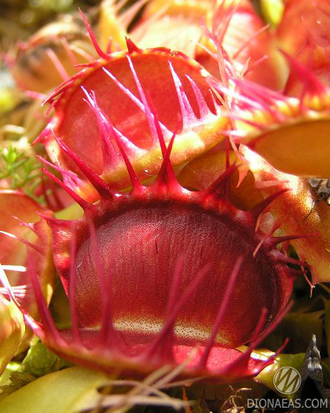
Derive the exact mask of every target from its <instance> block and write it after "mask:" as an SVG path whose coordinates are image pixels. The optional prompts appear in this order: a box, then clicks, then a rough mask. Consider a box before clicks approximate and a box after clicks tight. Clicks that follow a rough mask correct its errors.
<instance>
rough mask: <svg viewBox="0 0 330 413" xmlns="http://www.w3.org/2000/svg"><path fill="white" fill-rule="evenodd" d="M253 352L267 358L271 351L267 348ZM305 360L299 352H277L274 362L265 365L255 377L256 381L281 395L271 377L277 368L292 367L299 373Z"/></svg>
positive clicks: (289, 396)
mask: <svg viewBox="0 0 330 413" xmlns="http://www.w3.org/2000/svg"><path fill="white" fill-rule="evenodd" d="M254 353H257V354H260V355H262V356H266V357H267V358H268V357H270V356H271V355H272V354H274V353H272V352H270V351H269V350H264V351H263V350H255V351H254ZM304 361H305V354H304V353H300V354H279V355H278V356H277V357H276V359H275V363H274V364H272V365H270V366H268V367H266V368H265V369H264V370H263V371H262V372H261V373H260V374H259V375H258V376H257V377H256V379H255V380H256V381H257V382H258V383H262V384H263V385H264V386H267V387H268V388H269V389H271V390H273V391H274V392H275V393H277V394H279V395H280V396H283V394H280V393H279V392H278V391H277V390H276V388H275V386H274V383H273V378H274V375H275V373H276V372H277V370H279V369H280V368H282V367H293V368H295V369H296V370H297V371H298V372H299V373H300V372H301V371H302V368H303V365H304ZM287 397H288V398H291V397H292V396H291V395H288V396H287Z"/></svg>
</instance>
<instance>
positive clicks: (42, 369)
mask: <svg viewBox="0 0 330 413" xmlns="http://www.w3.org/2000/svg"><path fill="white" fill-rule="evenodd" d="M22 366H23V368H24V370H23V371H24V372H25V373H29V374H32V375H33V376H36V377H41V376H44V375H45V374H48V373H53V372H55V371H59V370H61V369H63V368H66V367H72V366H73V364H72V363H70V362H68V361H66V360H63V359H61V358H60V357H58V356H57V355H56V354H54V353H53V352H51V351H50V350H49V349H48V348H47V347H46V346H45V345H44V344H43V343H41V341H36V342H35V343H34V344H32V346H31V347H30V349H29V351H28V353H27V355H26V357H25V359H24V360H23V363H22Z"/></svg>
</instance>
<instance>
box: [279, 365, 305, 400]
mask: <svg viewBox="0 0 330 413" xmlns="http://www.w3.org/2000/svg"><path fill="white" fill-rule="evenodd" d="M273 384H274V387H275V389H276V390H277V391H279V392H280V393H282V394H293V393H295V392H296V391H297V390H298V389H299V387H300V385H301V376H300V374H299V372H298V371H297V370H296V369H294V368H293V367H282V368H280V369H279V370H277V372H276V373H275V374H274V377H273Z"/></svg>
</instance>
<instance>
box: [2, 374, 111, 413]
mask: <svg viewBox="0 0 330 413" xmlns="http://www.w3.org/2000/svg"><path fill="white" fill-rule="evenodd" d="M106 381H107V376H106V375H104V374H103V373H99V372H95V371H91V370H87V369H84V368H82V367H71V368H69V369H65V370H61V371H58V372H56V373H51V374H47V375H46V376H43V377H41V378H39V379H37V380H35V381H33V382H32V383H29V384H27V385H26V386H24V387H22V388H21V389H20V390H18V391H16V392H15V393H12V394H10V395H9V396H7V397H6V398H5V399H3V400H2V401H0V411H1V413H18V412H24V413H45V412H47V413H74V412H78V411H79V409H78V410H77V408H76V407H75V406H77V405H78V404H79V402H80V401H81V400H82V399H83V398H85V397H86V396H88V395H89V393H91V394H93V393H95V389H97V388H98V387H99V386H101V385H102V384H104V383H105V382H106Z"/></svg>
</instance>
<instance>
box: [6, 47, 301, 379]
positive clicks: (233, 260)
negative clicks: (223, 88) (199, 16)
mask: <svg viewBox="0 0 330 413" xmlns="http://www.w3.org/2000/svg"><path fill="white" fill-rule="evenodd" d="M134 53H138V52H134V51H133V52H131V53H127V55H126V56H125V55H124V54H121V55H120V59H123V58H125V59H127V61H128V63H129V65H128V66H127V65H126V66H127V67H129V68H130V70H131V73H132V75H133V79H134V81H135V82H136V90H137V91H138V93H139V95H140V97H139V98H137V97H136V96H133V95H130V99H133V101H134V102H135V103H136V104H137V106H138V108H139V110H140V111H141V112H142V113H143V114H144V116H145V119H146V121H147V125H148V127H149V133H150V135H151V137H152V138H153V139H152V142H153V143H152V145H153V147H154V146H155V145H156V144H155V142H156V140H157V144H158V147H159V148H160V153H161V154H162V161H161V165H160V167H159V168H158V173H157V175H156V177H155V179H154V181H153V182H152V183H151V184H150V181H149V186H145V185H143V184H142V179H141V174H140V173H137V172H136V168H135V166H134V165H133V162H132V160H131V159H132V156H133V158H134V153H133V155H132V153H128V152H127V148H131V147H132V145H131V146H129V145H128V144H127V138H126V137H125V136H123V134H122V133H120V132H119V130H118V128H117V127H116V125H114V124H113V121H112V120H111V116H109V114H108V113H107V112H106V111H105V110H103V108H101V105H100V104H99V102H98V90H95V89H93V90H92V89H90V88H88V87H87V86H86V84H87V85H88V77H87V80H86V79H84V78H83V76H81V78H80V80H79V82H78V86H76V85H75V86H74V87H79V90H80V91H82V93H83V96H84V100H85V102H84V101H83V99H81V105H85V106H86V105H87V107H89V110H90V117H91V119H92V118H93V122H94V123H95V120H96V124H97V126H98V133H99V136H100V141H101V143H102V150H103V153H106V154H108V155H109V154H110V155H111V154H114V153H116V156H118V153H119V154H120V156H121V159H122V162H124V164H125V168H126V173H127V174H128V175H129V178H130V188H131V189H130V190H129V191H128V190H125V191H124V190H118V188H114V185H112V184H111V179H110V178H111V177H110V178H109V175H107V174H103V175H102V173H101V172H102V171H101V172H100V173H99V172H95V170H94V169H93V168H92V166H91V164H93V155H92V154H88V153H85V154H84V156H85V158H86V157H88V156H90V162H86V161H85V160H84V159H82V157H81V156H80V154H79V153H77V151H75V150H73V149H72V148H71V147H70V145H69V144H68V143H66V142H65V136H63V135H62V134H61V130H64V129H65V128H64V129H63V128H62V129H61V127H60V126H58V124H56V122H53V123H52V124H53V128H52V126H51V125H52V124H51V125H50V126H49V127H48V132H51V135H52V139H54V140H55V141H56V144H57V145H58V148H59V150H60V151H61V154H62V156H65V159H66V162H67V163H66V164H67V165H72V167H73V170H74V171H76V172H77V174H75V173H73V172H71V171H70V170H68V169H64V168H62V167H61V166H55V165H54V167H55V168H56V169H59V170H60V171H61V172H62V174H63V177H64V179H63V181H61V180H59V179H58V178H57V177H55V176H53V175H52V174H51V173H50V172H49V171H47V170H45V173H46V174H48V175H49V176H50V177H52V178H53V179H54V180H55V181H56V182H57V183H58V184H59V185H61V186H62V187H63V188H64V189H65V190H66V191H67V192H68V193H69V194H70V195H71V196H72V197H73V199H74V200H75V201H76V202H77V203H78V204H79V205H80V206H81V207H82V208H83V211H84V214H83V216H82V217H81V218H79V219H77V220H72V221H68V220H58V219H54V218H49V217H48V216H45V217H44V219H45V220H46V221H47V222H48V224H49V226H50V227H51V229H52V232H53V254H54V261H55V266H56V268H57V271H58V273H59V275H60V277H61V280H62V283H63V286H64V289H65V291H66V294H67V296H68V299H69V302H70V306H71V316H72V326H71V328H68V329H65V330H58V329H57V327H56V326H55V323H54V321H53V320H52V317H51V314H50V312H49V310H48V308H47V305H46V303H45V300H44V298H43V295H42V291H41V288H40V284H39V281H38V277H37V274H36V273H35V271H34V270H33V268H30V269H29V272H30V274H31V277H32V282H33V287H34V291H35V296H36V300H37V303H38V307H39V315H40V322H37V321H35V320H34V319H33V318H32V317H31V316H30V315H29V314H28V313H27V312H25V311H24V310H23V311H24V313H25V318H26V321H27V322H28V324H29V325H30V326H31V327H32V329H33V330H34V332H35V333H36V334H37V335H38V336H39V337H40V338H41V339H42V340H43V341H44V342H45V343H46V344H47V345H48V346H49V347H50V348H51V349H52V350H53V351H54V352H56V353H57V354H59V355H60V356H62V357H64V358H67V359H69V360H71V361H73V362H76V363H78V364H82V365H84V366H86V367H90V368H93V369H98V370H102V371H105V372H112V371H114V370H115V371H120V372H121V373H123V374H129V375H133V376H137V377H141V376H142V377H143V376H145V375H146V374H148V373H150V372H152V371H154V370H155V369H157V368H159V367H161V366H164V365H172V366H173V367H175V366H177V365H178V364H182V363H184V362H185V364H184V365H185V367H184V368H183V369H182V372H181V376H182V378H195V377H203V378H206V379H208V380H212V381H217V382H230V381H235V380H240V379H242V378H247V377H251V376H254V375H256V374H258V372H260V371H261V370H262V369H263V368H264V367H265V366H266V365H268V364H270V363H272V362H273V358H272V359H268V360H258V359H256V358H254V356H253V349H255V348H256V346H258V345H259V344H260V343H261V341H262V340H263V338H264V337H265V336H266V335H267V334H268V333H269V331H271V330H272V329H273V328H275V326H276V325H277V323H278V322H279V320H280V319H281V317H282V316H283V313H284V312H285V311H286V310H285V308H286V307H287V303H288V301H289V298H290V295H291V292H292V287H293V281H294V270H292V269H290V268H288V266H287V263H288V262H291V261H290V258H288V257H286V256H285V255H284V253H282V252H281V251H280V250H279V249H278V248H277V244H279V243H281V242H283V241H286V240H289V239H292V238H295V237H282V238H278V237H274V236H272V235H271V234H265V233H263V232H262V231H261V230H260V228H259V225H258V224H259V222H260V218H261V216H262V214H263V212H264V211H265V209H266V208H267V207H268V205H269V204H270V203H271V202H272V201H273V200H274V199H276V198H277V197H278V196H279V195H281V193H282V192H283V191H279V192H277V193H276V194H274V195H272V196H271V197H269V198H267V199H266V200H264V201H263V202H262V203H261V204H258V205H257V206H256V207H254V208H253V209H252V210H249V211H242V210H239V209H237V208H236V207H235V206H234V205H233V204H232V203H231V201H230V195H229V192H228V185H227V184H228V182H229V179H230V177H231V175H232V174H233V172H234V171H235V170H236V167H235V166H234V165H232V166H228V167H227V170H226V171H225V172H224V173H223V174H222V175H221V176H219V178H218V179H217V180H216V181H215V182H214V183H213V184H212V185H211V186H210V187H209V188H207V189H205V190H202V191H199V192H197V191H196V192H193V191H189V190H187V189H185V188H183V187H182V186H181V185H180V184H179V183H178V181H177V179H176V176H175V173H174V169H173V162H172V155H173V158H175V153H174V150H173V144H174V146H175V144H176V142H177V141H178V142H179V143H180V139H181V135H182V129H185V128H186V129H185V130H184V133H186V134H188V135H189V133H190V132H189V125H190V124H193V125H195V126H196V124H197V123H198V121H200V123H199V125H198V128H199V129H201V128H202V127H203V122H202V120H203V113H204V114H205V116H209V117H210V110H209V109H208V108H207V104H206V101H205V99H204V97H203V92H202V91H201V90H200V89H199V87H198V85H197V84H196V83H195V82H190V91H191V93H190V94H191V95H192V96H193V97H192V98H191V99H190V100H189V98H188V97H187V94H186V93H185V91H184V88H183V86H182V84H181V83H180V79H179V76H178V75H177V74H176V72H175V69H174V68H173V66H172V65H171V59H173V56H172V55H170V54H169V53H168V61H166V59H164V58H163V57H164V56H166V55H167V52H166V50H164V49H162V50H161V51H160V52H159V53H161V56H162V59H163V60H162V62H163V61H165V63H166V65H167V68H168V73H169V74H170V75H171V76H172V82H173V85H174V91H175V92H176V93H177V99H178V101H179V103H180V106H179V108H180V111H181V112H180V116H179V120H180V122H181V124H182V125H183V127H182V128H181V133H180V128H177V129H178V130H177V131H175V132H172V133H171V134H169V133H168V132H169V130H168V129H166V133H164V130H165V127H164V123H163V122H161V121H160V120H159V118H158V110H157V105H155V104H154V103H153V100H152V99H151V98H150V96H148V94H146V93H144V88H143V87H142V86H141V82H140V80H139V76H138V73H137V72H136V71H135V68H134V64H133V60H134V58H133V57H134V56H133V57H131V56H132V54H133V55H134ZM157 53H158V52H157ZM157 53H156V54H157ZM144 55H147V53H145V54H144ZM144 55H143V56H144ZM123 56H124V57H123ZM150 56H151V57H152V53H150ZM156 58H157V56H156V57H155V59H156ZM139 59H140V57H139ZM141 59H144V57H141ZM175 59H179V58H178V57H177V56H176V57H175ZM137 60H138V59H137ZM149 60H150V59H149ZM109 61H110V59H109ZM109 61H107V59H105V58H103V63H102V61H99V63H98V64H95V65H94V66H96V67H97V70H98V71H99V73H101V74H102V76H103V79H104V72H105V71H106V74H107V76H108V77H109V76H110V77H111V79H112V81H113V79H114V76H113V75H112V74H111V73H110V72H109V69H108V67H109V66H106V65H107V64H109V65H110V63H109ZM100 62H101V63H100ZM162 64H163V63H162ZM176 64H177V65H178V63H176ZM102 65H103V66H104V67H103V66H102ZM105 66H106V67H107V68H105ZM110 66H111V65H110ZM100 68H101V69H100ZM102 68H103V69H105V70H103V69H102ZM90 72H91V71H89V72H88V73H90ZM81 79H82V80H81ZM105 79H106V78H105ZM85 80H86V82H85ZM71 83H72V82H71ZM89 83H91V81H89ZM115 83H116V85H117V86H116V87H118V84H119V82H117V81H116V82H115ZM93 84H94V85H95V86H97V88H99V89H100V90H102V88H104V84H103V83H102V84H101V83H100V82H99V83H97V82H94V83H93ZM70 87H71V86H70ZM97 88H96V89H97ZM100 93H101V92H100ZM125 94H126V95H127V94H128V92H127V90H125ZM204 94H205V93H204ZM72 95H74V94H72ZM76 95H77V94H76ZM64 96H66V99H64V101H67V102H69V103H68V107H69V106H70V105H71V103H70V96H69V98H68V97H67V96H68V92H67V91H66V92H65V93H64ZM164 96H166V95H164ZM209 96H211V95H209ZM164 98H165V97H164ZM103 99H104V96H103ZM192 102H193V103H192ZM213 103H214V101H213ZM74 105H77V102H75V103H74ZM74 105H73V104H72V105H71V107H73V106H74ZM192 105H193V106H192ZM75 107H76V106H75ZM194 107H197V108H198V110H196V111H194ZM60 110H61V121H63V118H64V117H65V114H66V113H69V112H70V111H69V109H68V110H66V109H65V108H64V109H63V103H62V102H60ZM55 111H56V106H55ZM196 112H197V113H198V116H197V115H196ZM72 113H73V112H72V111H71V114H70V116H73V115H72ZM211 115H212V114H211ZM212 116H214V118H215V117H216V115H215V114H213V115H212ZM218 116H219V115H218ZM70 120H71V121H72V122H73V121H75V122H76V125H75V127H77V128H78V129H79V117H78V118H76V119H75V120H74V119H73V118H71V119H70ZM171 122H172V129H173V124H175V122H176V120H172V121H171ZM85 125H86V127H88V124H87V123H86V124H85ZM195 126H194V127H195ZM132 127H133V126H132ZM174 129H175V128H174ZM93 133H94V134H95V131H93ZM189 136H190V135H189ZM76 139H79V136H77V137H76ZM71 144H72V142H71ZM71 146H72V145H71ZM73 146H74V145H73ZM83 149H84V148H83V147H81V148H80V150H82V151H83ZM63 159H64V158H63ZM112 159H113V157H112ZM109 160H111V156H108V157H107V158H104V159H103V163H104V170H108V169H109V168H110V166H109V165H107V162H108V161H109ZM109 162H110V161H109ZM134 162H135V163H136V162H137V161H136V159H134ZM46 163H48V162H47V161H46ZM81 177H82V178H81ZM142 178H145V177H143V174H142ZM82 179H83V180H84V187H86V185H87V187H91V186H93V188H94V190H93V191H96V192H97V194H98V196H97V197H95V196H93V197H92V198H93V199H88V197H86V196H80V195H81V194H83V195H85V194H86V193H84V192H83V191H82V192H80V193H79V190H76V187H77V186H79V182H81V180H82ZM86 182H87V184H86ZM95 200H96V201H95ZM12 299H15V297H14V295H13V294H12ZM246 343H250V344H249V346H248V347H246V349H245V351H243V350H242V349H240V350H237V349H236V348H237V347H238V346H242V345H244V344H246Z"/></svg>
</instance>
